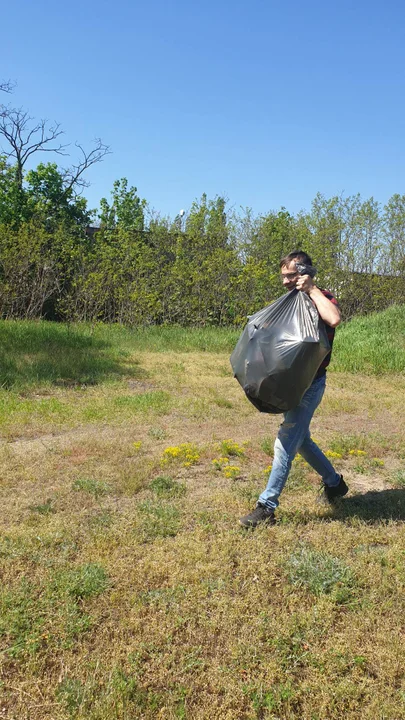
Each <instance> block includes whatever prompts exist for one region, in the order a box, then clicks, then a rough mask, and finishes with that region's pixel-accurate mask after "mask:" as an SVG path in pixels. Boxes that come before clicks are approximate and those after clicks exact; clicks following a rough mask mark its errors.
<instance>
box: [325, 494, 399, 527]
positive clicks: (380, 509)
mask: <svg viewBox="0 0 405 720" xmlns="http://www.w3.org/2000/svg"><path fill="white" fill-rule="evenodd" d="M333 517H334V518H338V519H341V520H345V519H347V518H350V517H358V518H361V519H362V520H365V521H366V522H373V521H381V520H405V490H395V489H392V490H380V491H377V490H370V491H369V492H366V493H364V495H353V497H348V498H344V499H343V500H342V501H341V502H340V503H339V505H337V506H336V507H335V508H334V510H333Z"/></svg>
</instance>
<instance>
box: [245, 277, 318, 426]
mask: <svg viewBox="0 0 405 720" xmlns="http://www.w3.org/2000/svg"><path fill="white" fill-rule="evenodd" d="M328 352H330V345H329V341H328V338H327V335H326V329H325V325H324V323H323V320H322V319H321V318H320V317H319V314H318V311H317V309H316V307H315V305H314V303H313V302H312V300H311V298H310V297H309V296H308V295H307V294H306V293H305V292H302V291H301V290H291V291H290V292H288V293H287V294H286V295H283V296H282V297H280V298H279V299H278V300H276V301H275V302H274V303H272V304H271V305H269V306H268V307H266V308H264V309H263V310H259V312H257V313H255V315H252V316H250V318H249V322H248V323H247V325H246V327H245V329H244V330H243V332H242V335H241V336H240V338H239V341H238V343H237V345H236V347H235V349H234V351H233V353H232V355H231V365H232V368H233V372H234V375H235V377H236V379H237V380H238V382H239V383H240V384H241V386H242V388H243V389H244V391H245V393H246V396H247V397H248V399H249V400H250V402H252V403H253V405H255V407H257V409H258V410H260V412H267V413H282V412H287V410H291V409H292V408H294V407H296V406H297V405H299V403H300V401H301V399H302V396H303V395H304V393H305V392H306V390H307V389H308V388H309V386H310V385H311V383H312V381H313V379H314V377H315V375H316V373H317V370H318V368H319V366H320V364H321V362H322V360H323V359H324V358H325V357H326V355H327V354H328Z"/></svg>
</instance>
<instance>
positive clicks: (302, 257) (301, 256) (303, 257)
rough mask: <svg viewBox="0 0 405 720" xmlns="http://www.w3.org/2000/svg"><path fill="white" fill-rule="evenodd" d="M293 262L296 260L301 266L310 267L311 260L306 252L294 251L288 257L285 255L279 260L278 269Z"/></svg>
mask: <svg viewBox="0 0 405 720" xmlns="http://www.w3.org/2000/svg"><path fill="white" fill-rule="evenodd" d="M293 260H298V262H300V263H302V264H303V265H312V260H311V258H310V257H309V255H307V253H306V252H304V251H303V250H294V251H293V252H290V253H288V255H285V257H283V258H281V260H280V267H281V268H282V267H285V266H286V265H289V264H290V263H291V262H292V261H293Z"/></svg>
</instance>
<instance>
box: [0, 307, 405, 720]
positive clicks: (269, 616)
mask: <svg viewBox="0 0 405 720" xmlns="http://www.w3.org/2000/svg"><path fill="white" fill-rule="evenodd" d="M362 322H363V321H362ZM370 323H371V325H372V324H373V323H374V319H373V318H370ZM349 325H350V324H348V326H349ZM5 328H6V329H7V333H8V335H7V333H5V334H3V338H4V340H5V342H4V348H3V355H4V358H5V359H7V357H8V359H9V361H10V363H9V366H8V367H9V375H8V381H7V383H5V386H4V387H3V389H2V390H0V428H1V433H2V437H1V442H0V495H1V503H2V514H1V517H0V572H1V587H0V695H1V705H0V710H1V712H2V713H3V714H4V716H5V717H7V716H8V715H10V717H15V718H17V717H18V718H20V717H21V718H28V717H30V718H32V720H51V719H52V720H54V719H55V720H69V719H70V718H71V719H72V720H73V719H74V720H110V718H114V720H129V718H131V720H132V719H133V720H154V719H155V718H157V717H162V718H169V719H170V718H173V719H175V718H183V720H184V719H185V720H211V719H212V718H218V720H234V719H235V718H243V719H245V720H257V719H261V720H275V718H277V719H278V720H294V719H295V718H300V719H301V718H302V720H325V719H326V718H327V719H328V720H341V718H345V720H359V718H360V717H361V718H362V720H376V719H378V720H401V719H402V718H405V694H404V693H405V685H404V682H405V681H404V672H403V667H404V666H405V650H404V643H403V633H402V625H403V589H404V586H405V571H404V543H405V526H404V520H405V490H404V486H405V485H404V477H403V460H404V458H405V430H404V427H403V396H404V389H405V386H404V382H405V380H404V378H403V376H402V375H401V374H399V373H398V372H396V371H395V372H394V371H393V372H391V373H388V372H387V369H384V368H383V369H381V372H380V371H379V372H380V374H379V375H378V374H377V375H374V376H373V377H372V376H371V375H370V376H369V377H368V378H364V377H361V378H360V379H359V377H358V375H356V374H353V373H350V372H346V371H341V372H336V373H333V372H332V373H331V374H330V376H329V379H328V387H327V391H326V397H325V400H324V401H323V403H322V404H321V406H320V408H319V411H318V412H317V414H316V416H315V418H314V427H313V436H314V437H315V438H316V440H317V441H319V444H320V446H321V447H322V449H324V450H325V451H326V450H329V451H331V452H334V453H335V455H338V456H339V457H337V458H335V459H334V458H333V457H332V459H331V461H332V462H333V463H334V464H336V468H337V470H338V471H339V472H342V473H343V474H344V476H345V480H346V481H347V482H348V485H349V488H350V493H349V494H348V495H347V496H346V497H345V498H344V499H343V500H342V502H341V503H339V505H337V506H336V507H335V508H333V509H329V508H324V507H320V506H318V505H317V504H316V498H317V495H318V491H319V478H318V477H317V476H316V474H315V473H314V472H313V471H312V469H311V468H310V467H309V466H307V465H305V464H304V463H303V462H302V461H301V460H298V461H297V462H294V464H293V468H292V471H291V474H290V477H289V480H288V482H287V484H286V487H285V490H284V492H283V495H282V497H281V503H280V508H279V509H278V510H277V518H278V520H279V522H278V523H277V525H276V526H274V527H259V528H257V529H256V530H255V531H254V532H250V533H246V532H244V531H243V529H242V528H240V527H239V524H238V519H239V517H241V516H242V515H245V514H246V513H247V512H248V511H249V510H250V509H252V508H253V507H254V505H255V503H256V501H257V498H258V496H259V493H260V492H261V491H262V490H263V487H264V485H265V483H266V480H267V477H266V473H265V468H267V467H268V465H269V463H270V462H271V461H270V459H269V456H271V455H272V453H273V443H274V437H275V434H276V432H277V427H278V425H279V422H280V418H279V416H274V417H272V416H267V415H262V414H260V413H258V412H257V411H255V409H254V408H253V407H252V406H251V404H250V403H248V402H247V400H246V399H245V397H244V394H243V392H242V391H241V389H240V387H239V385H238V383H237V382H236V381H235V380H234V379H233V377H232V372H231V369H230V366H229V354H230V350H231V349H232V344H233V343H234V341H236V338H237V335H238V332H237V331H234V330H232V331H230V333H229V334H228V335H227V331H226V332H224V331H222V330H220V329H214V328H207V329H202V330H189V331H185V330H184V329H182V328H148V329H145V330H143V331H138V330H126V329H124V328H120V327H112V328H109V327H106V326H95V327H93V328H92V327H90V326H84V325H80V326H71V327H67V326H66V327H64V326H58V325H53V324H47V323H22V324H21V327H20V326H19V324H18V323H14V324H13V323H3V325H2V326H1V327H0V330H1V329H2V330H3V331H4V330H5ZM366 330H367V323H366V325H365V334H367V333H366ZM340 332H342V333H343V334H342V337H343V336H344V333H345V327H343V328H342V330H339V333H340ZM13 333H14V334H15V335H16V337H15V338H14V339H13ZM394 335H395V337H397V332H396V330H395V332H394ZM347 342H349V339H348V341H347ZM350 342H352V341H351V339H350ZM338 352H340V350H338V346H337V348H336V356H337V355H338ZM11 361H12V362H11ZM10 368H11V370H10ZM6 369H7V368H6ZM373 372H374V371H373ZM86 378H87V381H88V382H87V384H81V383H82V382H84V381H85V380H86ZM348 397H350V398H351V399H352V403H353V405H352V412H348V410H347V407H348V406H347V398H348ZM328 403H329V404H328ZM230 406H231V407H230ZM181 447H186V448H195V449H196V450H197V449H198V452H197V451H196V452H195V456H198V457H195V458H194V459H193V462H191V463H189V462H188V461H187V458H186V455H184V457H183V456H182V455H180V456H177V455H176V452H174V449H175V448H181ZM169 448H171V453H172V455H173V452H174V455H173V458H172V460H171V462H170V463H168V462H163V459H164V458H167V457H169V455H170V453H169V454H168V453H165V451H166V450H168V449H169ZM223 453H226V454H227V456H229V458H230V460H231V462H233V464H235V465H237V466H238V467H239V471H238V477H237V478H236V479H232V478H228V477H227V476H226V473H225V472H224V470H223V469H221V468H220V469H217V470H216V469H215V466H214V464H213V461H214V460H215V459H217V460H218V458H219V457H220V456H221V455H222V454H223ZM362 453H365V455H363V454H362ZM176 458H177V459H176ZM224 467H226V466H224ZM359 468H361V469H362V470H361V472H360V470H359ZM3 708H4V710H3ZM1 712H0V715H1Z"/></svg>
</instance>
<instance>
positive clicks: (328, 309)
mask: <svg viewBox="0 0 405 720" xmlns="http://www.w3.org/2000/svg"><path fill="white" fill-rule="evenodd" d="M295 287H296V288H297V290H302V291H303V292H306V293H308V295H309V297H310V298H311V300H312V301H313V302H314V303H315V305H316V309H317V310H318V312H319V314H320V316H321V318H322V320H324V322H326V323H327V324H328V325H330V326H331V327H333V328H335V327H337V326H338V325H339V323H340V320H341V317H340V312H339V308H338V307H337V305H334V304H333V303H332V302H331V301H330V300H328V298H327V297H325V295H324V294H323V292H322V291H321V290H320V289H319V288H318V287H317V286H316V285H315V284H314V282H313V280H312V278H311V277H310V276H309V275H301V277H300V278H299V280H298V282H297V284H296V286H295Z"/></svg>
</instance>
